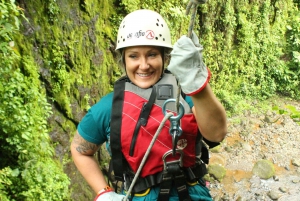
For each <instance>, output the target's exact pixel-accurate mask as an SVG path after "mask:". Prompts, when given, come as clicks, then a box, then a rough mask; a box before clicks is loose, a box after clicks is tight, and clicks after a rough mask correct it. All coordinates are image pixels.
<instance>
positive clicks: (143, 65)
mask: <svg viewBox="0 0 300 201" xmlns="http://www.w3.org/2000/svg"><path fill="white" fill-rule="evenodd" d="M149 67H150V65H149V64H148V62H147V60H146V59H141V63H140V68H141V69H148V68H149Z"/></svg>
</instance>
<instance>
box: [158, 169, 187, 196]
mask: <svg viewBox="0 0 300 201" xmlns="http://www.w3.org/2000/svg"><path fill="white" fill-rule="evenodd" d="M173 183H174V185H175V187H176V189H177V193H178V197H179V201H190V200H191V198H190V195H189V192H188V189H187V186H186V178H185V175H184V173H183V171H182V170H181V167H180V165H179V163H170V164H168V166H167V170H164V171H163V178H162V182H161V183H160V192H159V195H158V199H157V200H158V201H165V200H169V197H170V190H171V188H172V186H173Z"/></svg>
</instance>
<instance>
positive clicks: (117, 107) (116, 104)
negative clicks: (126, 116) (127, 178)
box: [110, 77, 127, 181]
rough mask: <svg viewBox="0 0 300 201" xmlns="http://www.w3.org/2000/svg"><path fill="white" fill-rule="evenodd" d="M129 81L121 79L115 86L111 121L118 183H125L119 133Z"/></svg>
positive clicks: (112, 146) (114, 163)
mask: <svg viewBox="0 0 300 201" xmlns="http://www.w3.org/2000/svg"><path fill="white" fill-rule="evenodd" d="M126 81H127V77H122V78H120V79H119V80H118V81H117V82H116V83H115V86H114V97H113V105H112V112H111V119H113V121H111V122H110V129H111V135H110V140H111V142H114V143H110V146H111V154H112V158H114V160H113V162H112V166H113V169H114V174H115V179H116V180H117V181H123V177H122V175H123V167H124V160H125V159H124V157H123V154H122V152H121V151H120V150H121V138H120V135H119V133H121V128H122V111H123V100H124V90H125V83H126Z"/></svg>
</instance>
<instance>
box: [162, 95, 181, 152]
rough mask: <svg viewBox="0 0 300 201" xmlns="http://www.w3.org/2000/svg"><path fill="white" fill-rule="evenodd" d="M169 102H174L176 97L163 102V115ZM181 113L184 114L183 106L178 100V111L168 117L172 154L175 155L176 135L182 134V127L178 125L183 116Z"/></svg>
mask: <svg viewBox="0 0 300 201" xmlns="http://www.w3.org/2000/svg"><path fill="white" fill-rule="evenodd" d="M170 102H175V103H176V99H168V100H166V101H165V102H164V104H163V107H162V109H163V113H164V115H166V113H167V110H166V105H167V104H168V103H170ZM183 114H184V107H183V104H182V103H181V102H179V111H178V114H177V116H171V117H169V120H170V122H171V126H170V130H169V133H170V135H171V136H172V145H173V147H172V150H173V156H175V150H176V146H177V141H178V137H179V136H181V134H182V129H181V127H180V119H181V117H182V116H183Z"/></svg>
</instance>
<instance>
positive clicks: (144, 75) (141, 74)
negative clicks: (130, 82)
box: [138, 73, 151, 77]
mask: <svg viewBox="0 0 300 201" xmlns="http://www.w3.org/2000/svg"><path fill="white" fill-rule="evenodd" d="M138 75H139V76H141V77H147V76H149V75H151V73H138Z"/></svg>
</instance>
